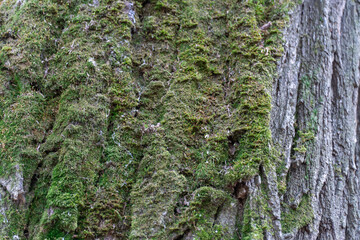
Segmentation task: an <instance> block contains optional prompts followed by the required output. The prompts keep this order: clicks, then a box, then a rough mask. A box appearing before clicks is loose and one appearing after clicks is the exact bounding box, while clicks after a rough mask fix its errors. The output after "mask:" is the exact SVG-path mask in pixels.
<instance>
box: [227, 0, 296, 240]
mask: <svg viewBox="0 0 360 240" xmlns="http://www.w3.org/2000/svg"><path fill="white" fill-rule="evenodd" d="M291 5H292V4H291V2H290V1H285V2H284V3H282V4H280V3H277V2H275V1H245V2H243V3H242V4H239V5H237V6H234V8H233V9H232V10H231V12H230V13H231V14H230V15H231V16H232V18H231V19H230V21H229V29H231V30H232V31H230V39H231V40H232V43H231V44H232V52H231V58H230V66H232V68H233V71H234V72H235V74H234V75H235V76H233V78H235V79H237V81H235V82H234V83H233V84H232V91H231V93H230V98H229V99H230V101H231V104H232V106H233V107H234V108H235V114H234V116H238V117H235V118H233V120H234V127H233V137H232V138H233V141H235V142H237V144H238V151H237V152H236V156H235V158H234V162H233V169H232V171H231V172H230V173H229V174H228V175H227V176H226V177H227V179H228V181H235V180H236V179H250V178H252V177H253V176H255V175H258V174H259V169H260V166H263V168H264V169H265V170H266V169H273V166H272V165H273V164H274V159H275V157H276V156H275V155H274V153H273V150H272V149H271V146H272V141H271V132H270V129H269V118H270V109H271V104H270V103H271V97H270V94H269V93H270V92H271V85H272V81H273V79H274V77H275V76H276V59H277V58H278V57H279V56H281V54H282V47H281V45H280V44H279V43H281V34H280V30H279V29H281V28H283V26H284V24H285V22H286V18H287V17H286V11H287V9H288V8H289V7H291ZM239 13H240V15H239ZM269 22H270V23H271V24H270V25H269ZM265 24H268V26H270V28H269V27H268V28H264V27H263V26H265ZM237 29H242V30H241V31H237ZM265 174H266V172H265ZM261 189H262V188H261ZM261 192H262V193H258V194H257V196H258V197H257V198H258V199H253V200H252V201H250V203H253V202H258V205H259V206H261V207H260V208H258V207H256V206H249V204H247V205H246V207H245V210H244V215H243V216H244V221H243V226H242V237H243V238H245V239H262V237H263V232H264V231H265V229H268V230H269V229H270V228H272V223H271V221H269V219H271V212H270V211H268V210H267V209H268V204H267V199H266V196H267V193H266V191H265V190H263V189H262V190H261ZM250 197H251V195H250ZM266 215H269V216H270V217H266Z"/></svg>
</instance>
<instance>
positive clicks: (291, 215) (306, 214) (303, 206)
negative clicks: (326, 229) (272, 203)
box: [281, 195, 314, 233]
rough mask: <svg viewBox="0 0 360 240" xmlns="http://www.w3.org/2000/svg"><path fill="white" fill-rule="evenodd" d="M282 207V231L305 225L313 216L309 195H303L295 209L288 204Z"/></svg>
mask: <svg viewBox="0 0 360 240" xmlns="http://www.w3.org/2000/svg"><path fill="white" fill-rule="evenodd" d="M283 207H284V211H282V214H281V224H282V229H283V232H284V233H289V232H291V231H292V230H294V229H300V228H302V227H305V226H307V225H308V224H310V223H311V222H312V220H313V218H314V213H313V210H312V207H311V198H310V196H309V195H304V196H303V197H302V199H301V202H300V204H299V206H298V207H297V208H295V209H293V208H290V207H289V206H283Z"/></svg>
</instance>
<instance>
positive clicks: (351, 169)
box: [271, 1, 360, 239]
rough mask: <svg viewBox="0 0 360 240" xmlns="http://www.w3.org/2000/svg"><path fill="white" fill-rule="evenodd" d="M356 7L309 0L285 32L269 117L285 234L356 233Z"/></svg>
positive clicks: (353, 236) (336, 235)
mask: <svg viewBox="0 0 360 240" xmlns="http://www.w3.org/2000/svg"><path fill="white" fill-rule="evenodd" d="M359 7H360V4H359V2H358V1H304V3H303V4H302V5H301V7H299V8H298V9H297V10H296V11H295V12H294V14H293V15H292V17H291V18H292V21H291V26H290V27H289V28H288V29H287V31H286V34H285V35H286V36H285V40H286V44H285V49H286V50H285V52H284V56H283V58H282V60H281V62H280V68H279V73H280V77H279V79H278V80H277V82H276V83H275V86H274V93H273V108H272V118H271V126H272V137H273V139H274V142H275V143H277V144H279V146H281V148H282V149H283V152H284V158H283V160H284V165H283V168H282V169H281V173H280V174H281V177H283V181H284V182H286V190H285V191H284V194H283V195H282V196H281V202H282V206H281V208H282V227H283V231H284V233H285V234H284V238H285V239H357V238H358V236H359V184H358V182H359V173H358V167H359V152H358V144H359V143H358V137H359V136H358V119H359V114H358V110H359V98H358V92H359V56H360V55H359V50H360V49H359V26H360V25H359V20H360V18H359V9H360V8H359ZM278 177H280V176H278Z"/></svg>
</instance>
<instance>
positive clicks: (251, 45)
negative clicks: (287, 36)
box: [0, 0, 294, 239]
mask: <svg viewBox="0 0 360 240" xmlns="http://www.w3.org/2000/svg"><path fill="white" fill-rule="evenodd" d="M293 5H294V3H289V2H288V1H271V0H259V1H255V0H248V1H238V0H225V1H208V0H195V1H194V0H148V1H130V0H127V1H125V0H117V1H115V0H103V1H97V0H94V1H86V0H70V1H61V0H24V1H12V0H7V1H3V2H2V3H1V6H0V11H1V32H0V36H1V40H2V41H1V44H0V48H1V51H0V67H1V74H0V83H1V84H0V100H1V103H0V113H1V115H0V133H1V135H0V148H1V152H0V157H1V165H0V185H1V186H2V190H1V192H0V193H1V204H0V206H1V211H0V213H1V215H2V219H3V221H1V222H2V223H1V225H0V230H1V236H2V237H3V238H5V239H6V238H8V239H16V237H19V238H20V239H239V238H240V237H241V238H242V239H263V238H264V237H265V236H268V235H269V236H270V235H274V236H275V239H277V237H276V236H281V227H280V228H279V227H278V226H276V224H277V223H276V221H277V220H278V219H275V217H274V216H273V214H274V213H273V212H272V211H271V206H270V205H269V202H270V200H269V199H271V196H270V195H271V194H269V191H270V190H269V189H270V188H269V187H267V186H266V182H265V183H263V184H261V180H263V181H270V180H269V179H270V178H269V177H268V175H269V174H270V172H274V169H275V162H276V161H275V158H276V154H275V151H274V150H273V149H272V140H271V132H270V129H269V118H270V109H271V97H270V92H271V86H272V81H273V79H274V78H275V76H276V61H277V59H278V57H279V56H281V54H282V47H281V43H282V40H281V39H282V38H281V29H283V28H284V26H285V22H286V20H287V12H288V10H289V9H290V8H291V7H292V6H293ZM275 191H276V192H277V190H276V189H275ZM279 234H280V235H279Z"/></svg>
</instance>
